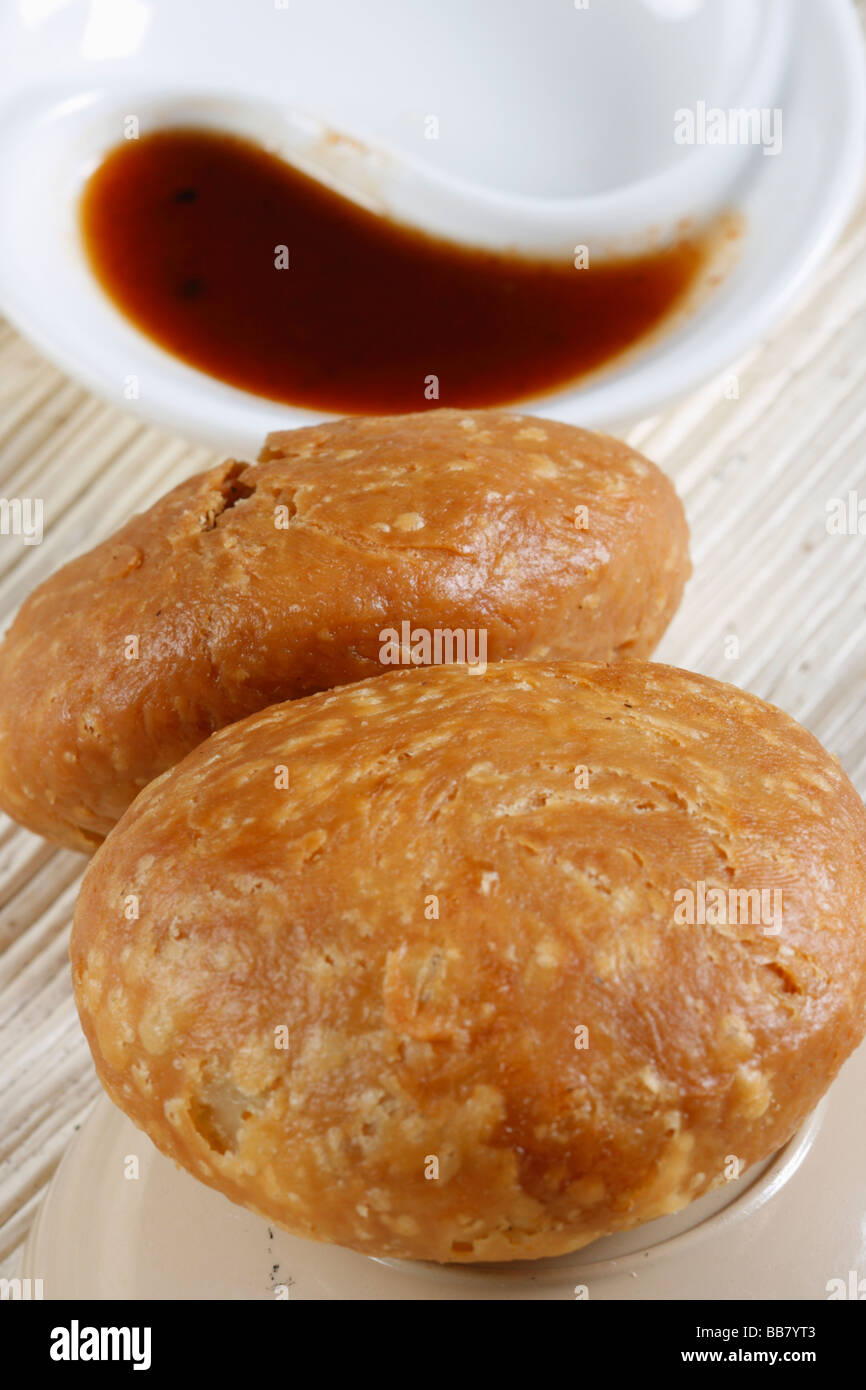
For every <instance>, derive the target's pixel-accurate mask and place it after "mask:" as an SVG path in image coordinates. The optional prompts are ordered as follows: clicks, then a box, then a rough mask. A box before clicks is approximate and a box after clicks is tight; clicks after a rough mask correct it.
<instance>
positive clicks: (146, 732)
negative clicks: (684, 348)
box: [0, 410, 689, 850]
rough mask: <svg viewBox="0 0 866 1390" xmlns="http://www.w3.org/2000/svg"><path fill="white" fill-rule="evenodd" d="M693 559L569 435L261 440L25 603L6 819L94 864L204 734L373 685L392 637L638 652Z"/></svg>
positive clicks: (0, 766)
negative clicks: (150, 790)
mask: <svg viewBox="0 0 866 1390" xmlns="http://www.w3.org/2000/svg"><path fill="white" fill-rule="evenodd" d="M687 543H688V542H687V531H686V525H685V520H684V516H683V510H682V507H681V505H680V503H679V500H678V499H677V496H676V493H675V492H674V489H673V487H672V486H671V484H670V483H669V482H668V480H667V479H666V478H665V476H664V475H663V474H662V473H661V472H659V470H658V469H657V468H655V467H654V466H653V465H652V464H651V463H648V462H647V460H646V459H643V458H641V456H640V455H639V454H636V453H634V451H633V450H631V449H629V448H628V447H627V446H626V445H625V444H621V443H618V442H617V441H616V440H613V439H609V438H607V437H605V436H603V435H597V434H588V433H586V431H584V430H579V429H575V428H574V427H573V426H570V425H562V424H555V423H553V422H551V421H547V420H538V419H534V418H530V417H525V416H520V415H508V414H505V413H503V412H500V411H474V412H471V413H469V412H466V411H455V410H437V411H432V412H425V413H423V414H420V415H402V416H396V417H393V418H384V419H356V418H353V419H347V420H341V421H337V422H336V423H332V424H327V425H319V426H316V427H314V428H311V429H301V430H292V431H289V432H288V433H281V434H275V435H271V437H270V439H269V440H268V442H267V444H266V445H265V448H264V451H263V453H262V461H261V462H260V464H259V465H258V466H257V467H256V466H252V467H251V466H250V465H248V464H241V463H233V462H229V463H225V464H222V465H221V466H220V467H219V468H215V469H212V470H211V471H210V472H208V473H203V474H200V475H199V476H197V477H195V478H190V479H189V480H188V481H187V482H185V483H182V484H181V485H180V486H179V487H177V488H175V489H174V491H173V492H170V493H169V494H168V495H167V496H165V497H163V498H162V499H161V500H160V501H158V502H157V503H156V504H155V505H154V506H153V507H151V508H150V510H149V511H147V512H145V513H143V514H142V515H140V516H136V517H134V518H133V519H132V521H130V522H129V523H128V524H127V525H126V526H125V527H123V528H122V530H120V531H118V532H117V533H116V535H114V536H113V537H112V538H111V539H110V540H108V541H105V542H104V543H103V544H102V545H99V546H97V547H96V549H95V550H92V551H90V553H89V554H87V555H83V556H81V557H80V558H79V559H76V560H73V561H72V563H71V564H68V565H66V566H65V567H64V568H63V569H62V570H60V571H59V573H57V574H56V575H54V576H53V578H51V579H49V580H48V581H47V583H45V584H42V585H41V586H40V587H39V588H38V589H37V590H36V592H35V593H34V594H33V595H32V596H31V597H30V599H29V600H28V601H27V602H26V603H25V604H24V605H23V607H22V609H21V611H20V613H19V615H18V617H17V620H16V621H15V623H14V625H13V627H12V629H11V631H10V633H9V635H8V636H7V638H6V641H5V642H4V643H3V646H2V648H0V807H2V809H3V810H5V811H7V812H8V813H9V815H11V816H13V817H14V818H15V819H16V820H19V821H21V822H22V824H24V825H27V826H29V827H30V828H31V829H33V830H36V831H38V832H39V833H40V834H42V835H46V836H47V837H48V838H50V839H53V840H58V841H60V842H61V843H63V844H67V845H70V846H72V847H73V848H76V849H84V850H87V849H93V848H94V846H95V845H96V844H98V843H99V841H100V840H101V839H102V838H103V836H104V835H106V834H107V832H108V831H109V830H110V828H111V826H112V825H113V824H114V822H115V821H116V820H117V818H118V817H119V816H120V815H121V813H122V812H123V811H124V810H125V809H126V807H127V806H128V805H129V803H130V801H132V799H133V797H134V796H135V795H136V794H137V793H138V792H139V791H140V789H141V788H142V787H143V786H145V785H146V784H147V782H149V781H150V780H151V778H153V777H155V776H156V775H157V774H158V773H160V772H163V771H164V770H165V769H166V768H168V767H171V766H172V765H173V764H174V763H176V762H178V761H179V759H180V758H182V757H184V756H185V754H187V753H188V752H189V751H190V749H192V748H194V747H195V746H196V744H197V743H200V742H201V740H202V739H204V738H206V737H207V736H208V734H210V733H212V732H213V730H214V729H218V728H221V727H222V726H223V725H224V724H230V723H232V721H233V720H236V719H240V718H243V717H244V716H246V715H248V714H251V713H253V712H254V711H255V710H257V709H262V708H264V707H265V706H266V705H270V704H273V703H274V702H275V701H279V700H286V699H294V698H296V697H297V696H302V695H308V694H310V693H311V692H313V691H316V690H322V689H327V688H329V687H331V686H335V685H342V684H345V683H347V682H349V681H355V680H360V679H362V678H364V677H367V676H371V675H375V674H377V673H378V672H381V671H382V670H383V669H387V668H386V667H385V666H383V664H382V663H381V660H380V650H381V649H382V648H383V645H384V646H386V647H388V648H389V649H390V650H389V651H388V652H386V655H388V654H390V655H393V654H394V648H395V646H396V644H395V643H394V642H393V639H385V640H384V641H383V639H382V637H381V635H380V634H382V633H383V632H386V631H388V630H391V631H392V632H396V633H399V634H400V635H401V636H402V633H403V627H402V624H403V623H407V624H409V625H410V629H409V630H410V632H412V631H416V630H418V629H425V630H427V631H429V632H431V633H434V634H435V630H436V629H439V630H440V631H441V630H443V629H446V630H455V629H458V630H462V631H465V630H466V629H471V630H472V633H473V634H475V635H474V636H473V635H471V634H470V636H469V637H468V638H464V643H465V644H466V646H465V650H466V652H467V655H469V656H470V657H473V656H474V657H478V656H479V655H480V650H479V649H480V646H481V644H482V640H483V643H484V645H485V648H486V659H487V660H488V661H498V660H500V659H502V658H504V657H512V656H528V657H554V658H555V657H579V658H585V659H604V660H607V659H608V658H610V657H614V656H616V655H618V654H619V653H628V654H631V655H635V656H645V655H648V654H649V653H650V652H651V651H652V649H653V647H654V646H655V644H656V642H657V641H658V638H659V637H660V636H661V633H662V632H663V631H664V629H665V627H666V625H667V623H668V622H669V620H670V618H671V616H672V614H673V612H674V611H675V609H676V606H677V604H678V602H679V599H680V595H681V593H682V588H683V584H684V582H685V579H686V576H687V574H688V571H689V563H688V551H687ZM478 630H483V633H484V636H483V639H482V637H481V636H480V634H479V633H478ZM433 640H434V639H433V638H431V655H434V656H435V648H433V647H432V641H433ZM440 650H441V651H444V652H446V653H447V648H444V647H443V648H441V649H440ZM417 655H418V656H420V657H422V658H423V657H424V655H425V653H424V649H423V642H422V644H421V645H420V646H419V647H418V651H417Z"/></svg>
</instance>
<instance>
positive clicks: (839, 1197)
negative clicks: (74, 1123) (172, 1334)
mask: <svg viewBox="0 0 866 1390" xmlns="http://www.w3.org/2000/svg"><path fill="white" fill-rule="evenodd" d="M864 1082H866V1051H864V1050H861V1052H860V1053H859V1054H858V1055H857V1056H856V1057H854V1058H853V1059H852V1060H851V1061H850V1062H849V1063H848V1064H847V1065H846V1067H845V1068H844V1069H843V1072H842V1074H841V1076H840V1077H839V1079H838V1080H837V1081H836V1083H835V1085H834V1086H833V1088H832V1090H831V1092H830V1094H829V1096H828V1097H827V1098H826V1099H825V1100H824V1101H823V1102H822V1104H821V1105H820V1106H819V1108H818V1110H817V1111H816V1112H815V1113H814V1115H813V1116H812V1118H811V1120H809V1121H808V1123H807V1124H806V1125H804V1127H803V1128H802V1129H801V1130H800V1131H799V1133H798V1134H796V1135H795V1136H794V1138H793V1139H792V1140H791V1142H790V1143H789V1144H788V1145H786V1147H785V1148H784V1149H782V1150H781V1152H780V1153H778V1154H777V1155H776V1157H775V1158H774V1159H773V1160H772V1161H771V1162H770V1163H768V1164H765V1165H763V1166H761V1167H757V1168H755V1169H754V1170H749V1172H747V1173H745V1174H744V1175H743V1176H742V1177H741V1178H739V1179H737V1180H736V1181H733V1182H730V1183H729V1184H728V1185H727V1186H726V1187H725V1189H724V1190H723V1191H720V1192H716V1193H712V1194H710V1195H709V1196H708V1197H704V1198H702V1199H701V1200H700V1201H699V1202H695V1203H694V1204H693V1205H692V1206H691V1207H689V1208H688V1209H687V1211H685V1212H681V1213H679V1215H677V1216H672V1217H665V1218H663V1219H662V1220H659V1221H653V1222H651V1223H650V1224H648V1225H646V1226H643V1227H641V1228H639V1229H638V1230H636V1231H632V1232H628V1233H626V1234H624V1235H618V1236H612V1237H609V1238H607V1239H605V1240H600V1241H597V1242H595V1244H593V1245H591V1246H587V1247H586V1248H585V1249H584V1250H582V1251H578V1252H577V1253H576V1254H574V1255H567V1256H563V1257H562V1258H560V1259H556V1260H536V1261H528V1262H527V1261H517V1262H515V1263H514V1264H511V1265H507V1264H506V1265H486V1266H485V1265H474V1266H473V1265H464V1266H460V1267H453V1266H452V1267H447V1266H440V1265H432V1264H412V1263H408V1262H402V1261H398V1260H372V1259H369V1258H368V1257H367V1256H364V1255H358V1254H355V1253H354V1252H353V1251H350V1250H342V1249H340V1248H339V1247H337V1246H328V1245H318V1244H315V1243H313V1242H310V1241H305V1240H299V1239H297V1238H295V1237H293V1236H290V1235H287V1234H286V1233H285V1232H283V1231H279V1230H277V1229H275V1228H273V1227H269V1226H268V1225H267V1224H266V1223H265V1222H264V1221H263V1220H261V1219H260V1218H259V1217H257V1216H254V1215H253V1214H252V1213H251V1212H247V1211H244V1210H243V1209H242V1208H240V1207H236V1206H233V1205H232V1204H231V1203H230V1202H228V1201H226V1199H225V1198H224V1197H222V1196H220V1194H219V1193H216V1192H213V1191H212V1190H211V1189H210V1188H208V1187H205V1186H204V1185H203V1184H201V1183H199V1182H197V1181H196V1180H195V1179H194V1178H192V1177H190V1176H189V1175H188V1174H187V1173H185V1172H183V1171H181V1170H180V1169H178V1168H176V1167H175V1165H174V1164H173V1163H172V1162H171V1161H170V1160H169V1159H167V1158H165V1157H163V1155H162V1154H160V1153H158V1152H157V1151H156V1149H154V1148H153V1146H152V1145H151V1143H150V1141H149V1140H148V1139H147V1138H146V1137H145V1136H144V1135H143V1134H141V1133H140V1132H139V1131H138V1130H137V1129H135V1128H134V1126H133V1125H132V1124H131V1123H130V1122H129V1121H128V1120H127V1119H126V1117H125V1116H124V1115H122V1114H121V1113H120V1112H119V1111H118V1110H116V1109H115V1108H114V1106H112V1105H111V1103H110V1102H109V1101H108V1100H107V1099H104V1098H103V1099H102V1100H100V1101H99V1102H98V1103H97V1105H96V1107H95V1109H94V1110H93V1111H92V1113H91V1115H90V1117H89V1118H88V1120H87V1123H86V1124H85V1125H84V1127H83V1129H82V1130H81V1132H80V1133H79V1135H78V1136H77V1138H76V1140H75V1142H74V1143H73V1144H72V1145H71V1146H70V1148H69V1149H68V1151H67V1153H66V1156H65V1158H64V1160H63V1162H62V1163H61V1165H60V1167H59V1169H58V1171H57V1174H56V1175H55V1178H54V1181H53V1183H52V1184H51V1187H50V1188H49V1190H48V1194H47V1196H46V1199H45V1201H44V1203H43V1205H42V1208H41V1210H40V1213H39V1216H38V1218H37V1220H36V1222H35V1224H34V1226H33V1229H32V1231H31V1235H30V1239H29V1241H28V1244H27V1247H26V1250H25V1254H24V1268H23V1271H22V1273H23V1274H24V1276H25V1277H29V1278H31V1279H35V1278H41V1279H42V1280H43V1289H44V1296H45V1297H46V1298H85V1299H87V1298H94V1299H96V1298H109V1299H110V1298H114V1299H134V1298H144V1299H154V1298H155V1299H195V1298H208V1299H223V1298H224V1299H232V1298H242V1299H275V1298H280V1297H282V1298H286V1297H288V1298H290V1299H334V1298H336V1299H427V1300H431V1299H432V1300H437V1299H537V1298H538V1299H547V1298H568V1299H574V1298H575V1297H583V1298H586V1297H589V1298H590V1299H678V1298H700V1299H732V1298H749V1299H754V1298H774V1299H826V1298H828V1297H830V1295H831V1293H833V1294H835V1295H836V1296H837V1297H839V1296H843V1297H844V1296H847V1297H850V1296H851V1292H852V1290H854V1289H856V1288H857V1287H858V1283H859V1280H860V1279H864V1286H863V1287H864V1290H866V1181H864V1153H866V1109H864V1106H863V1104H862V1096H863V1092H864V1089H866V1087H864ZM132 1157H136V1158H137V1159H138V1172H139V1176H138V1178H137V1179H136V1178H132V1177H127V1176H126V1175H125V1174H126V1173H127V1172H131V1171H133V1170H134V1167H135V1165H134V1164H133V1163H131V1162H130V1159H131V1158H132ZM833 1280H838V1281H839V1283H838V1284H834V1283H833V1282H832V1281H833ZM843 1289H844V1291H845V1292H844V1293H842V1290H843ZM864 1297H866V1293H864Z"/></svg>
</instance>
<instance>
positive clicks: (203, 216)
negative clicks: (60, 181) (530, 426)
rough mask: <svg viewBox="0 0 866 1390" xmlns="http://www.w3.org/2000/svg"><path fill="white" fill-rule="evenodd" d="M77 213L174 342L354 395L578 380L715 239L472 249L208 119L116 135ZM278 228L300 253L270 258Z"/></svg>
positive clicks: (626, 337) (97, 259)
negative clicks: (577, 252)
mask: <svg viewBox="0 0 866 1390" xmlns="http://www.w3.org/2000/svg"><path fill="white" fill-rule="evenodd" d="M81 217H82V228H83V234H84V241H85V246H86V249H87V253H88V256H89V258H90V263H91V267H92V269H93V271H94V274H95V275H96V277H97V279H98V280H99V282H100V283H101V285H102V286H103V288H104V289H105V290H106V292H107V293H108V294H109V295H110V296H111V298H112V299H113V300H114V302H115V304H116V305H117V306H118V308H119V309H121V310H122V311H123V313H124V314H126V315H127V317H128V318H130V319H131V320H132V321H133V323H135V324H136V326H137V327H138V328H139V329H141V330H142V331H143V332H144V333H146V334H148V335H149V336H150V337H151V338H153V339H154V340H155V341H156V342H157V343H159V344H160V345H161V346H162V347H164V348H167V349H168V350H169V351H170V352H173V353H174V354H175V355H176V356H177V357H180V358H182V359H183V360H184V361H185V362H188V363H190V365H191V366H194V367H198V368H199V369H200V370H202V371H205V372H209V373H210V374H211V376H215V377H219V378H220V379H221V380H222V381H225V382H228V383H230V384H231V385H232V386H238V387H241V388H243V389H244V390H246V391H252V392H254V393H255V394H256V395H260V396H266V397H269V398H270V399H272V400H276V401H286V402H290V403H291V404H293V405H298V406H308V407H312V408H314V409H317V410H322V411H328V412H331V411H333V412H336V413H340V414H343V413H351V412H355V411H357V412H361V413H373V414H375V413H387V412H400V411H409V410H421V409H424V407H425V406H431V407H432V406H437V405H451V406H466V407H471V406H486V405H502V404H506V403H508V402H513V401H517V400H520V399H521V398H526V397H529V396H533V395H538V394H541V393H543V392H548V391H551V390H553V389H554V388H556V387H562V386H565V385H567V384H568V383H570V382H573V381H574V380H575V379H577V378H579V377H581V376H583V375H584V374H585V373H587V372H589V371H591V370H592V369H593V368H596V367H598V366H600V365H601V364H602V363H604V362H607V361H609V360H610V359H611V358H613V357H615V356H616V355H617V354H619V353H621V352H623V350H624V349H626V348H628V347H629V346H630V345H631V344H633V343H635V342H636V341H637V340H639V339H640V338H642V337H643V336H644V335H646V334H648V333H649V332H650V331H651V330H652V329H654V328H656V327H657V326H658V325H659V324H660V323H661V322H662V321H663V320H664V319H665V317H666V316H667V315H668V314H670V312H671V310H672V309H674V308H675V307H677V306H678V305H679V304H680V303H681V302H682V300H683V298H684V296H685V294H686V292H687V291H688V290H690V289H691V288H692V287H693V285H694V284H695V282H696V280H697V278H698V275H699V274H700V272H701V271H702V270H703V269H704V268H705V266H706V264H707V261H708V258H709V254H710V241H709V238H708V237H695V238H693V239H688V240H684V241H681V242H679V243H678V244H676V245H674V246H671V247H668V248H666V249H664V250H660V251H654V252H652V253H650V254H645V255H643V256H640V257H636V258H632V259H627V260H616V261H612V260H611V261H606V262H602V261H599V262H598V264H595V263H591V264H590V267H589V268H587V269H580V270H578V269H576V268H575V266H574V263H573V256H572V254H571V253H569V255H568V257H567V259H565V260H564V261H563V262H559V261H553V260H533V259H528V258H525V257H522V256H518V255H503V254H497V253H491V252H488V251H482V250H477V249H471V248H468V247H465V246H460V245H457V244H455V243H451V242H446V241H442V240H437V239H434V238H431V237H428V236H426V235H424V234H422V233H419V232H417V231H414V230H412V229H410V228H407V227H405V226H401V225H398V224H396V223H394V222H391V221H388V220H387V219H385V218H382V217H378V216H376V215H375V214H373V213H370V212H367V211H366V210H364V209H362V208H359V207H357V206H356V205H355V204H354V203H352V202H350V201H348V200H346V199H344V198H341V197H340V196H339V195H337V194H335V193H332V192H331V191H330V190H328V189H325V188H323V187H322V186H321V185H319V184H318V183H316V182H315V181H314V180H312V179H309V178H307V177H306V176H305V175H303V174H301V173H299V172H298V171H297V170H296V169H293V168H292V167H291V166H290V165H288V164H286V163H284V161H282V160H281V159H279V158H277V157H276V156H274V155H272V154H269V153H268V152H267V151H266V150H264V149H261V148H260V147H259V146H257V145H255V144H252V143H251V142H249V141H247V140H243V139H239V138H237V137H236V136H231V135H223V134H219V133H215V132H209V131H203V130H186V129H183V130H165V131H159V132H156V133H155V134H152V135H147V136H145V137H143V138H141V139H139V140H130V141H127V142H125V143H124V144H122V145H120V146H119V147H118V148H117V149H115V150H113V151H112V153H111V154H109V155H108V157H107V158H106V160H105V161H104V163H103V164H101V165H100V167H99V168H98V169H97V170H96V171H95V173H94V174H93V175H92V177H91V178H90V180H89V182H88V184H87V187H86V189H85V191H84V195H83V199H82V208H81ZM575 241H576V242H579V241H580V235H579V229H576V235H575ZM280 246H285V247H287V248H288V258H289V268H288V269H278V268H277V267H276V265H275V257H276V248H277V247H280ZM431 376H435V377H437V378H438V390H439V395H438V398H436V397H433V398H430V399H428V398H427V396H425V388H427V389H428V394H429V391H430V388H429V387H428V379H429V378H430V377H431Z"/></svg>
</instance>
